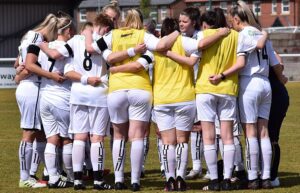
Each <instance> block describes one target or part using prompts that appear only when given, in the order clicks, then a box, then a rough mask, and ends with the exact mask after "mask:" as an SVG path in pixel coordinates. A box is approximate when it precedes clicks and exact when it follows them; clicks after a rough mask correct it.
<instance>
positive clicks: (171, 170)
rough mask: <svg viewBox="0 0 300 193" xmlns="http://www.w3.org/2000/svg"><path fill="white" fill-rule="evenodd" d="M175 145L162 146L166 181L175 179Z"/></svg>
mask: <svg viewBox="0 0 300 193" xmlns="http://www.w3.org/2000/svg"><path fill="white" fill-rule="evenodd" d="M175 155H176V154H175V145H162V159H163V163H164V168H165V174H166V180H167V181H168V180H169V178H171V177H173V178H174V179H175V169H176V157H175Z"/></svg>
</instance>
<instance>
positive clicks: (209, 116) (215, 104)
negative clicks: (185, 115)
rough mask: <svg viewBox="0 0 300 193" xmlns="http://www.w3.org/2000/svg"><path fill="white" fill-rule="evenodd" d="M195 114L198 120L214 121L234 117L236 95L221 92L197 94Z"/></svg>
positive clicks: (233, 118)
mask: <svg viewBox="0 0 300 193" xmlns="http://www.w3.org/2000/svg"><path fill="white" fill-rule="evenodd" d="M196 105H197V116H198V119H199V120H200V121H208V122H215V120H216V119H217V118H219V120H221V121H229V120H235V119H236V97H235V96H231V95H223V94H197V95H196Z"/></svg>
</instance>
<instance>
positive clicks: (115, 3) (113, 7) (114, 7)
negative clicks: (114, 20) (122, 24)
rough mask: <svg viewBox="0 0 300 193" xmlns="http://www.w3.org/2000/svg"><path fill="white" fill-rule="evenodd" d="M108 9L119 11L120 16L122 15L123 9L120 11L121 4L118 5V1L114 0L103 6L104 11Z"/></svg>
mask: <svg viewBox="0 0 300 193" xmlns="http://www.w3.org/2000/svg"><path fill="white" fill-rule="evenodd" d="M108 9H111V10H113V11H114V12H116V13H117V15H118V17H120V15H121V11H120V9H119V6H118V1H112V2H111V3H110V4H107V5H105V6H104V7H103V8H102V12H104V13H105V12H106V10H108Z"/></svg>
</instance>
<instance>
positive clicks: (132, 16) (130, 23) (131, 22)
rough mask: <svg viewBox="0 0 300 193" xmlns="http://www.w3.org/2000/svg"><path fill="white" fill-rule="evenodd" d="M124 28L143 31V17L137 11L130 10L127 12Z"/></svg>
mask: <svg viewBox="0 0 300 193" xmlns="http://www.w3.org/2000/svg"><path fill="white" fill-rule="evenodd" d="M124 27H126V28H134V29H143V28H144V26H143V16H142V14H141V13H140V11H138V10H137V9H130V10H128V11H127V16H126V19H125V22H124Z"/></svg>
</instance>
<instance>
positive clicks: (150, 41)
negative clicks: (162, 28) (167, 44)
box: [144, 32, 159, 51]
mask: <svg viewBox="0 0 300 193" xmlns="http://www.w3.org/2000/svg"><path fill="white" fill-rule="evenodd" d="M144 42H145V44H146V46H147V49H148V50H150V51H154V50H155V49H156V47H157V44H158V42H159V39H158V38H157V37H155V36H154V35H153V34H150V33H148V32H145V35H144Z"/></svg>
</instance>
